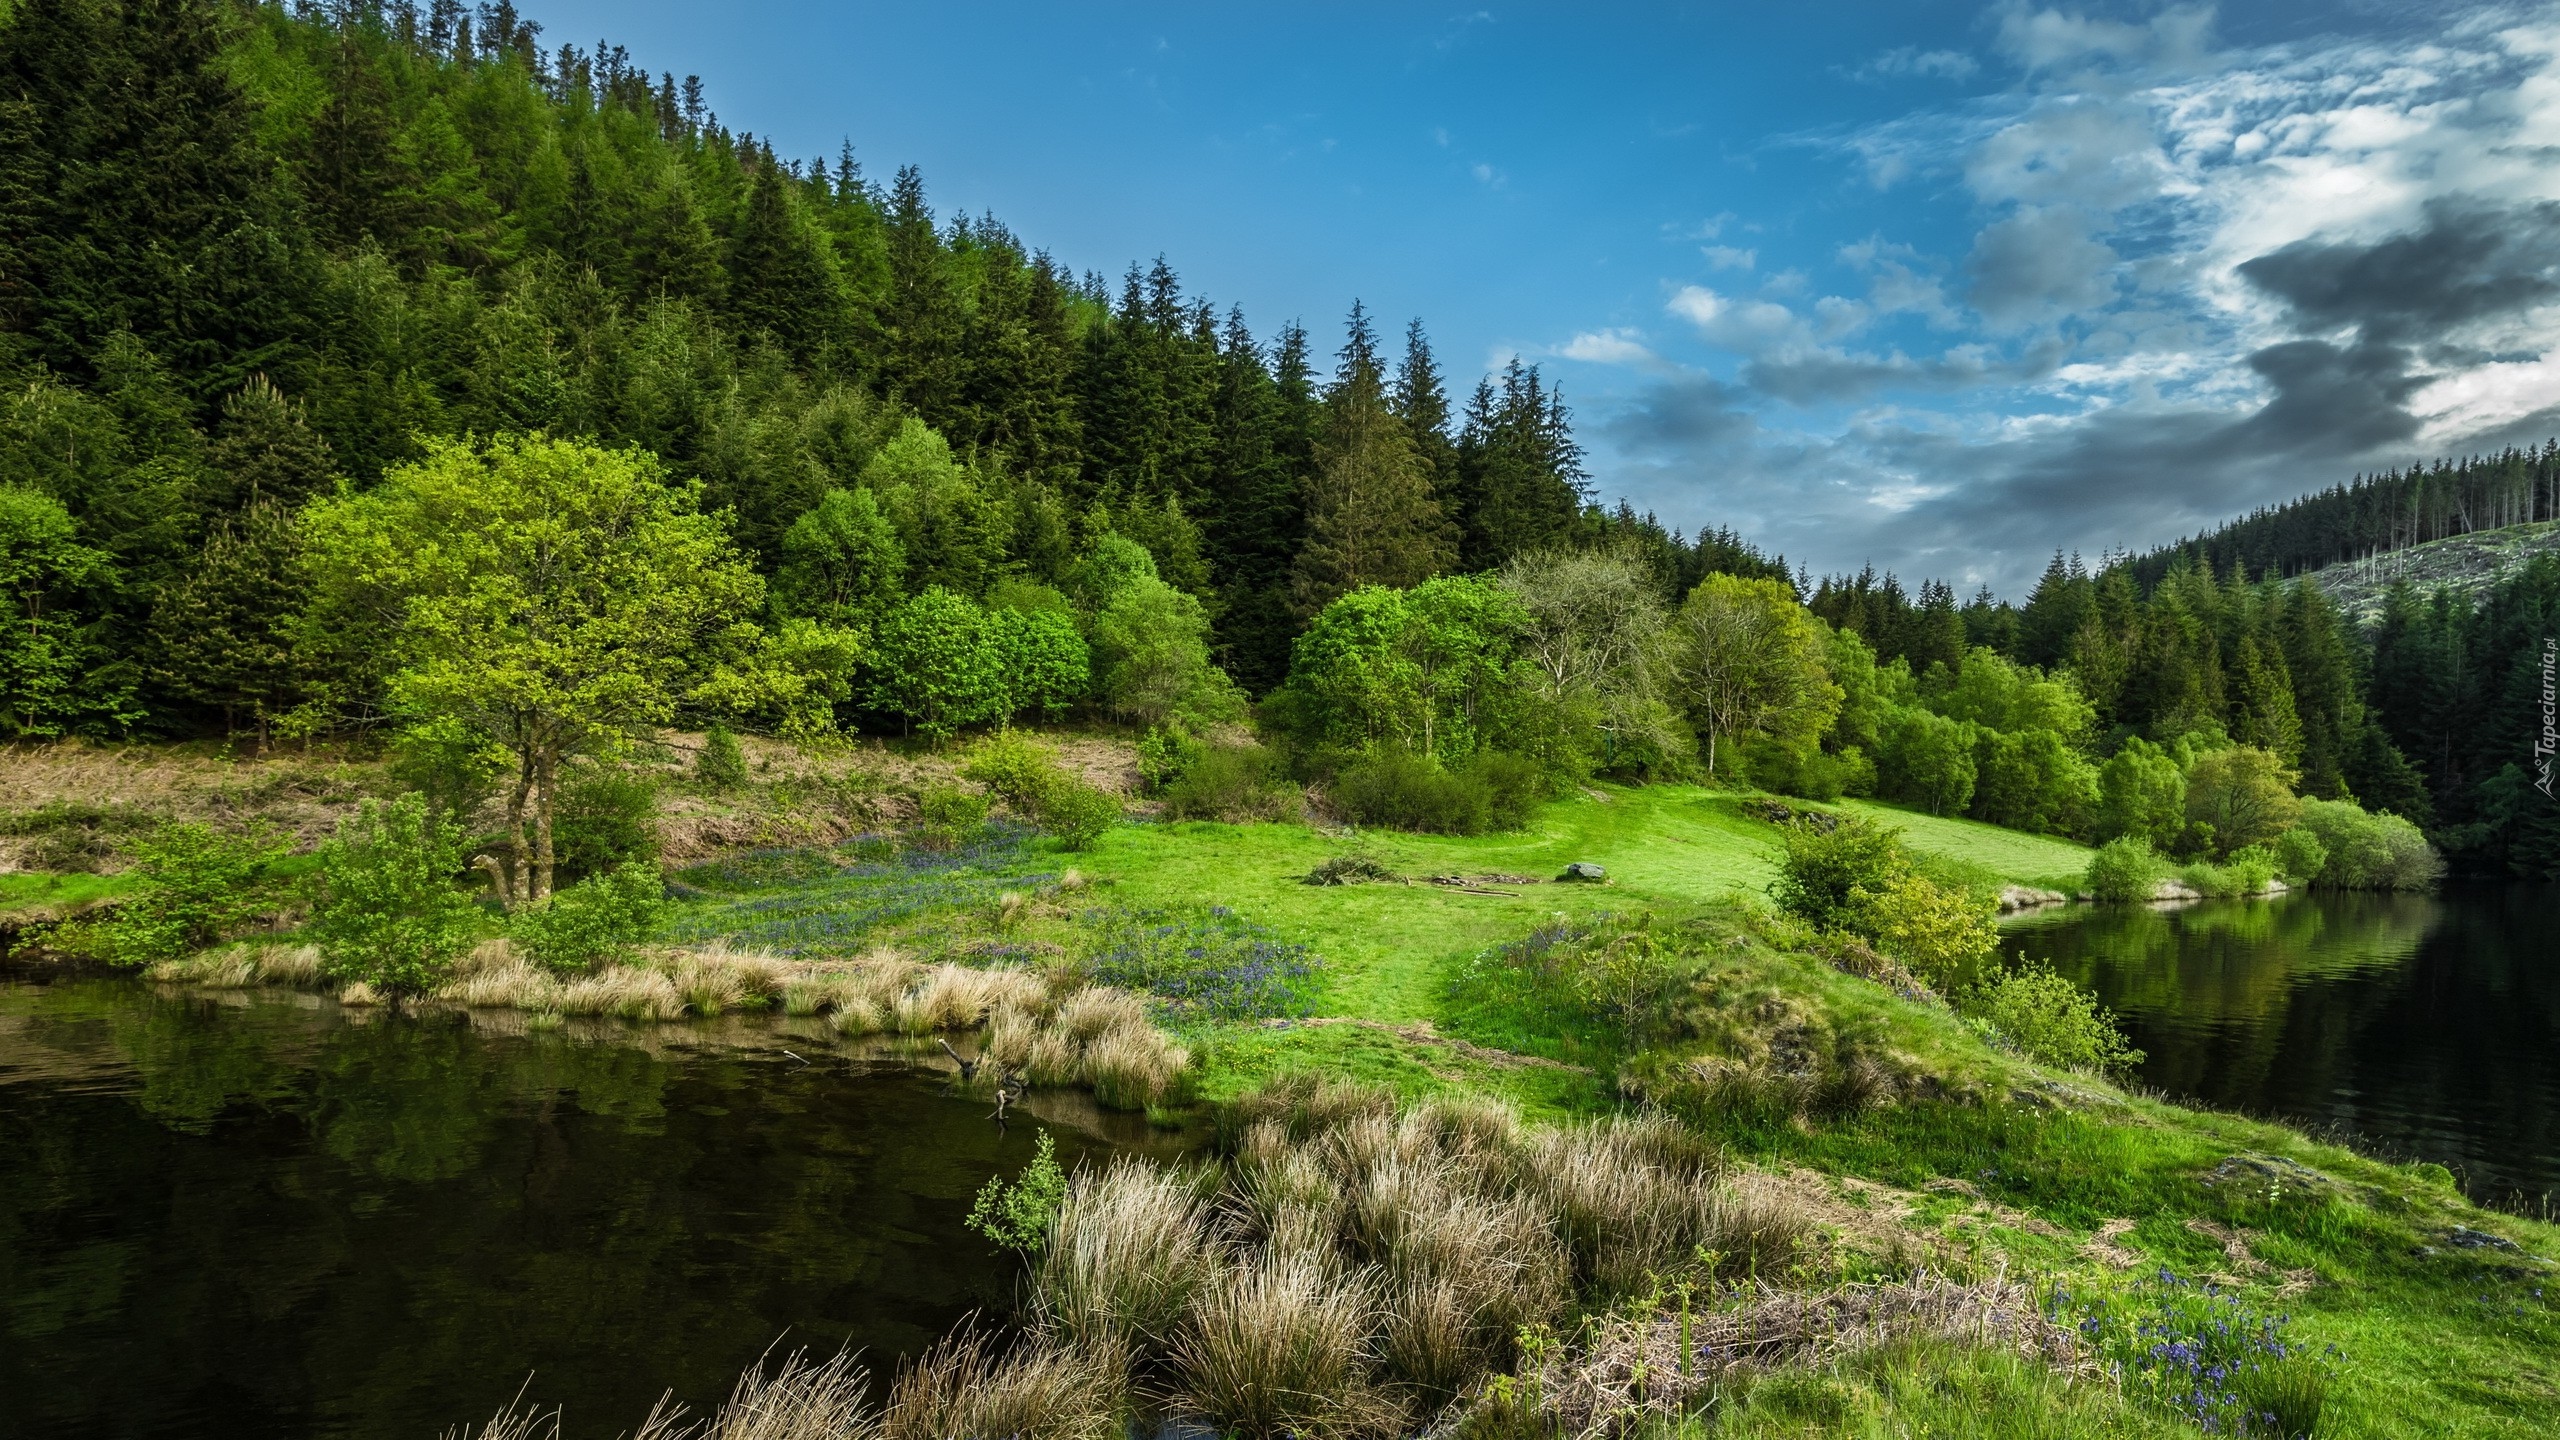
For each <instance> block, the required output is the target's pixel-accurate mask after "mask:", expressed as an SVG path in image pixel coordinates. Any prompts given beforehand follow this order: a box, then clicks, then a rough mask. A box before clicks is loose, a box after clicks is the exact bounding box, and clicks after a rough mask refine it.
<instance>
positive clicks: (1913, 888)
mask: <svg viewBox="0 0 2560 1440" xmlns="http://www.w3.org/2000/svg"><path fill="white" fill-rule="evenodd" d="M1999 910H2000V907H1999V904H1998V902H1996V901H1995V900H1993V899H1992V898H1991V897H1990V896H1988V895H1983V894H1978V893H1976V892H1975V891H1973V890H1972V889H1970V888H1967V887H1965V886H1961V885H1941V884H1939V883H1938V882H1937V881H1935V880H1932V879H1930V878H1929V877H1927V876H1926V875H1921V874H1918V873H1916V872H1914V871H1911V870H1908V869H1900V870H1897V871H1896V873H1894V874H1893V875H1891V876H1889V877H1887V878H1886V880H1885V882H1884V884H1883V885H1882V886H1880V887H1878V888H1876V889H1872V890H1870V889H1865V888H1860V889H1858V890H1857V891H1855V892H1853V894H1852V904H1851V906H1850V913H1849V924H1848V925H1847V926H1846V927H1845V928H1846V929H1848V930H1850V931H1851V932H1853V933H1855V934H1858V935H1862V936H1864V937H1866V938H1867V939H1868V940H1869V941H1871V942H1872V943H1873V944H1874V945H1875V947H1876V948H1877V949H1879V950H1882V951H1883V952H1884V953H1886V954H1887V955H1890V956H1892V957H1893V958H1895V959H1897V960H1899V961H1901V962H1902V963H1903V964H1905V965H1907V966H1909V967H1910V968H1911V971H1912V973H1914V974H1916V975H1918V976H1919V977H1920V978H1921V979H1923V980H1926V981H1927V982H1929V983H1930V984H1931V985H1934V986H1936V987H1938V988H1939V989H1941V990H1953V989H1955V988H1957V987H1959V986H1962V985H1964V984H1967V983H1969V982H1970V981H1971V980H1972V979H1973V977H1974V974H1975V972H1976V971H1978V970H1979V969H1980V968H1981V966H1982V963H1983V962H1984V961H1985V960H1988V959H1989V958H1990V957H1991V955H1992V952H1993V951H1995V950H1997V949H1998V948H1999V945H2000V930H1999V925H1998V922H1997V917H1998V915H1999Z"/></svg>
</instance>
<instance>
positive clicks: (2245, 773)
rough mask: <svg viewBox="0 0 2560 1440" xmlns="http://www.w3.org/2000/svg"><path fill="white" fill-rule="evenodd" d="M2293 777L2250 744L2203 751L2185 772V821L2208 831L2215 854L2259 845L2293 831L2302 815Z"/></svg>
mask: <svg viewBox="0 0 2560 1440" xmlns="http://www.w3.org/2000/svg"><path fill="white" fill-rule="evenodd" d="M2295 778H2296V777H2295V775H2294V773H2293V772H2292V771H2290V770H2288V769H2286V768H2285V764H2284V761H2283V760H2282V759H2280V758H2279V757H2277V756H2276V755H2275V754H2273V753H2272V752H2270V751H2266V750H2262V749H2259V748H2258V747H2256V746H2254V745H2231V746H2226V747H2224V748H2222V749H2219V750H2208V751H2206V752H2205V753H2204V754H2202V755H2199V756H2197V757H2196V758H2195V761H2194V763H2192V764H2190V765H2189V766H2188V767H2187V820H2188V823H2190V824H2192V825H2202V826H2209V827H2211V832H2212V835H2213V845H2214V849H2215V851H2216V853H2217V854H2220V855H2229V854H2230V853H2231V852H2232V851H2234V850H2239V849H2242V848H2244V847H2247V846H2251V845H2259V844H2264V843H2265V842H2267V841H2270V840H2273V839H2275V838H2276V837H2277V836H2278V835H2281V834H2283V833H2284V832H2285V831H2287V830H2290V829H2292V828H2293V823H2294V820H2295V819H2296V818H2297V817H2298V816H2299V815H2300V813H2301V802H2300V801H2298V800H2296V799H2295V798H2294V794H2293V782H2294V780H2295Z"/></svg>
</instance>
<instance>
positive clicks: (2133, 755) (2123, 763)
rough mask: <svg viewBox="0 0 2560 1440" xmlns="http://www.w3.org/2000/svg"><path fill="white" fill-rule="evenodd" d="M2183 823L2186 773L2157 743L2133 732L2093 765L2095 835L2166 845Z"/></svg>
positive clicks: (2185, 799)
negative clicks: (2095, 769) (2095, 768)
mask: <svg viewBox="0 0 2560 1440" xmlns="http://www.w3.org/2000/svg"><path fill="white" fill-rule="evenodd" d="M2186 823H2187V776H2186V772H2185V771H2184V770H2181V769H2180V768H2178V762H2177V761H2176V760H2174V759H2172V758H2171V757H2170V756H2169V755H2168V754H2167V752H2165V751H2163V750H2162V749H2161V748H2160V747H2159V746H2157V745H2154V744H2152V743H2151V742H2150V741H2148V740H2145V739H2143V738H2142V737H2141V736H2139V735H2136V736H2134V737H2132V738H2130V739H2128V740H2126V741H2125V742H2124V745H2123V747H2122V748H2120V749H2118V750H2117V751H2116V753H2115V754H2113V755H2111V756H2109V757H2108V758H2107V763H2106V764H2104V765H2101V766H2099V767H2098V812H2097V819H2096V823H2095V825H2094V827H2093V828H2094V830H2095V832H2096V836H2097V838H2098V839H2100V840H2114V839H2117V838H2119V837H2128V838H2133V839H2139V840H2142V841H2145V842H2147V843H2148V844H2150V845H2152V846H2154V847H2166V846H2169V845H2172V844H2175V843H2176V841H2177V839H2178V836H2179V835H2180V834H2181V833H2183V832H2184V830H2185V829H2186Z"/></svg>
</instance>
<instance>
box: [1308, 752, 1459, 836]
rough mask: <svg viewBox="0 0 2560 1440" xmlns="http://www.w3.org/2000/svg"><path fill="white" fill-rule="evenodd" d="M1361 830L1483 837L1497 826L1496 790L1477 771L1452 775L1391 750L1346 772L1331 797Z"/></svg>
mask: <svg viewBox="0 0 2560 1440" xmlns="http://www.w3.org/2000/svg"><path fill="white" fill-rule="evenodd" d="M1326 795H1327V798H1328V799H1329V800H1330V801H1331V802H1332V805H1333V808H1334V809H1336V810H1338V811H1340V812H1341V813H1342V815H1343V816H1344V817H1345V818H1347V819H1349V820H1351V821H1353V822H1354V823H1357V824H1361V825H1381V826H1384V827H1386V828H1387V829H1390V830H1413V831H1420V832H1423V833H1425V834H1435V835H1481V834H1483V833H1484V832H1485V831H1486V830H1488V829H1490V828H1492V827H1493V824H1494V799H1495V797H1494V790H1493V786H1492V785H1491V784H1490V783H1489V781H1488V778H1487V777H1486V775H1485V774H1484V773H1483V772H1481V771H1479V770H1477V769H1475V768H1472V767H1470V768H1468V769H1465V770H1450V769H1448V768H1447V767H1445V766H1443V765H1441V764H1440V763H1439V762H1437V761H1435V760H1433V759H1431V758H1429V757H1428V756H1424V755H1414V754H1408V753H1406V752H1405V751H1402V750H1386V751H1381V752H1379V753H1378V754H1375V755H1372V756H1369V757H1368V758H1366V759H1364V760H1361V761H1359V762H1357V763H1355V764H1352V765H1348V766H1345V767H1344V768H1343V770H1342V773H1341V774H1340V775H1337V776H1336V777H1334V782H1333V784H1332V786H1331V787H1330V788H1329V789H1328V790H1327V792H1326Z"/></svg>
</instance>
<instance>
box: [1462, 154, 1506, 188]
mask: <svg viewBox="0 0 2560 1440" xmlns="http://www.w3.org/2000/svg"><path fill="white" fill-rule="evenodd" d="M1467 173H1468V174H1470V175H1473V176H1474V177H1476V183H1477V184H1479V185H1482V186H1485V187H1486V188H1488V189H1493V190H1499V189H1501V188H1502V187H1503V186H1504V185H1506V184H1508V183H1510V180H1511V177H1510V176H1508V175H1505V174H1503V173H1502V172H1501V171H1499V170H1497V169H1495V168H1494V167H1492V166H1491V165H1488V164H1486V163H1484V162H1483V161H1481V160H1479V161H1477V162H1476V163H1475V165H1474V167H1473V168H1471V169H1469V170H1468V171H1467Z"/></svg>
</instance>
